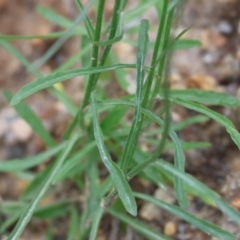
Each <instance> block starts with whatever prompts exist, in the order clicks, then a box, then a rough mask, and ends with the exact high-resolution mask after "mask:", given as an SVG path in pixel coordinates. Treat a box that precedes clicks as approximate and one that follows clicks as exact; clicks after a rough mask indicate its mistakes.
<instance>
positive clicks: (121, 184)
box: [91, 93, 137, 216]
mask: <svg viewBox="0 0 240 240" xmlns="http://www.w3.org/2000/svg"><path fill="white" fill-rule="evenodd" d="M91 110H92V116H93V125H94V137H95V140H96V144H97V147H98V150H99V152H100V155H101V158H102V161H103V163H104V164H105V166H106V168H107V169H108V171H109V173H110V175H111V178H112V181H113V183H114V185H115V187H116V189H117V191H118V195H119V197H120V199H121V200H122V202H123V205H124V207H125V208H126V210H127V211H128V212H129V213H130V214H132V215H133V216H136V215H137V205H136V202H135V199H134V197H133V195H132V190H131V188H130V186H129V184H128V181H127V179H126V177H125V175H124V173H123V171H122V170H121V169H120V168H119V167H118V165H117V164H116V163H114V162H113V161H112V159H111V156H110V155H109V153H108V151H107V149H106V147H105V145H104V141H103V136H102V131H101V128H100V125H99V123H98V117H97V109H96V103H95V98H94V94H93V93H92V95H91Z"/></svg>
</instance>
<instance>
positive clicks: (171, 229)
mask: <svg viewBox="0 0 240 240" xmlns="http://www.w3.org/2000/svg"><path fill="white" fill-rule="evenodd" d="M176 232H177V227H176V225H175V223H174V222H167V223H166V224H165V226H164V234H165V235H166V236H168V237H173V236H174V235H175V234H176Z"/></svg>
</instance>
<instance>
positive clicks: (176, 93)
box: [159, 89, 240, 107]
mask: <svg viewBox="0 0 240 240" xmlns="http://www.w3.org/2000/svg"><path fill="white" fill-rule="evenodd" d="M163 94H164V93H163V91H162V90H160V92H159V95H160V97H161V98H163V97H164V95H163ZM169 97H170V99H173V100H174V99H182V100H185V101H192V102H196V103H201V104H204V105H212V106H214V105H218V106H225V107H236V106H239V105H240V100H239V99H237V98H236V97H234V96H231V95H227V94H224V93H219V92H213V91H202V90H196V89H188V90H171V91H170V96H169Z"/></svg>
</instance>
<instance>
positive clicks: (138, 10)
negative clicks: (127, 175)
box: [124, 0, 159, 24]
mask: <svg viewBox="0 0 240 240" xmlns="http://www.w3.org/2000/svg"><path fill="white" fill-rule="evenodd" d="M157 2H159V0H148V1H142V2H139V3H138V5H137V7H135V8H133V9H130V10H128V11H126V13H125V17H124V22H125V23H126V24H127V23H129V22H131V21H133V20H134V19H136V18H138V17H139V16H142V15H143V14H144V12H145V11H146V10H147V9H148V8H149V7H151V6H153V5H154V4H155V3H157Z"/></svg>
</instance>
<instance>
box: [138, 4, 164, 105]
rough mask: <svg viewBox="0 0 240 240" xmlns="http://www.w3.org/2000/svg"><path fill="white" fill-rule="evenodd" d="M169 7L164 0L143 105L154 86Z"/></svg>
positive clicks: (145, 103)
mask: <svg viewBox="0 0 240 240" xmlns="http://www.w3.org/2000/svg"><path fill="white" fill-rule="evenodd" d="M167 9H168V0H164V2H163V8H162V15H161V19H160V24H159V27H158V32H157V38H156V41H155V45H154V49H153V56H152V62H151V68H150V72H149V74H148V77H147V80H146V83H145V92H144V98H143V102H142V107H146V105H147V102H148V98H149V95H150V91H151V86H152V82H153V79H154V75H155V68H156V64H157V59H158V53H159V48H160V45H161V42H162V39H163V35H164V33H163V29H164V25H165V22H166V16H167ZM167 40H168V39H167Z"/></svg>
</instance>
